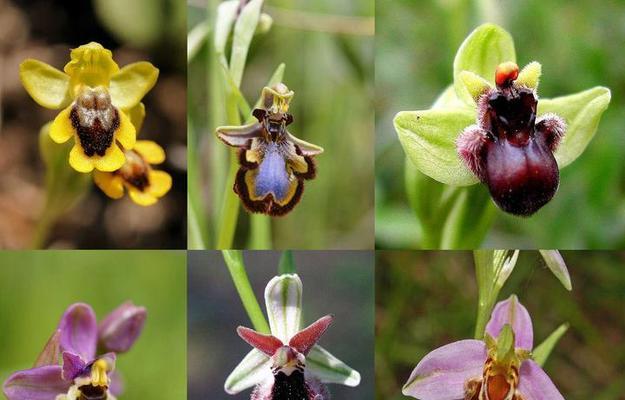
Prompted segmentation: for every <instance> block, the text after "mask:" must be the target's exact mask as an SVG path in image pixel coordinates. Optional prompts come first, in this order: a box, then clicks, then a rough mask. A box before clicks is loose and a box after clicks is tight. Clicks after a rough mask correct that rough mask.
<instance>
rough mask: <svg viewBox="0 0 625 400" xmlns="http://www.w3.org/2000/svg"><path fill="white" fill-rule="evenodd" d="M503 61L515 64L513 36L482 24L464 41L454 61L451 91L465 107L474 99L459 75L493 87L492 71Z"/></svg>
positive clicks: (497, 28) (495, 26)
mask: <svg viewBox="0 0 625 400" xmlns="http://www.w3.org/2000/svg"><path fill="white" fill-rule="evenodd" d="M506 61H514V62H515V61H516V53H515V51H514V42H513V40H512V36H510V34H509V33H508V32H506V31H505V30H504V29H503V28H501V27H500V26H497V25H494V24H484V25H480V26H479V27H477V28H476V29H475V30H474V31H473V32H471V34H470V35H469V36H468V37H467V38H466V39H465V40H464V42H463V43H462V45H460V48H459V49H458V52H457V53H456V58H455V59H454V88H455V90H456V94H457V95H458V97H459V98H460V99H461V100H462V101H464V102H465V103H466V104H467V105H471V104H472V103H473V98H472V97H471V95H470V93H469V92H468V91H467V89H466V87H465V85H463V83H462V81H461V79H460V73H461V72H462V71H471V72H473V73H475V74H477V75H479V76H481V77H482V78H485V79H486V80H487V81H488V82H491V83H494V81H495V69H496V68H497V66H498V65H499V64H501V63H502V62H506Z"/></svg>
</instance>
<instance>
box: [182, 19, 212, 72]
mask: <svg viewBox="0 0 625 400" xmlns="http://www.w3.org/2000/svg"><path fill="white" fill-rule="evenodd" d="M209 33H210V26H208V21H203V22H200V23H199V24H197V25H196V26H195V27H194V28H193V29H191V31H190V32H189V34H188V35H187V63H190V62H191V61H192V60H193V59H194V58H195V56H196V55H197V53H198V52H199V51H200V49H201V48H202V46H203V45H204V43H205V42H206V38H207V37H208V34H209Z"/></svg>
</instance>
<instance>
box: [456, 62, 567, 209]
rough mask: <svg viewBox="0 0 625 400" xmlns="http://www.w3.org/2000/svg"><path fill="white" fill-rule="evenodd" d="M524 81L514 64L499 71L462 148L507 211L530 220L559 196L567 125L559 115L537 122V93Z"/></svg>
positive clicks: (479, 101) (461, 142) (479, 103)
mask: <svg viewBox="0 0 625 400" xmlns="http://www.w3.org/2000/svg"><path fill="white" fill-rule="evenodd" d="M518 76H519V67H518V66H517V65H516V64H514V63H512V62H507V63H503V64H501V65H499V66H498V67H497V71H496V73H495V82H496V84H497V87H496V88H489V89H487V90H486V91H484V92H483V93H482V94H481V95H480V96H479V98H478V99H477V109H478V113H477V124H476V125H471V126H469V127H468V128H466V129H465V130H464V131H463V132H462V134H461V135H460V137H459V138H458V141H457V147H458V153H459V154H460V157H461V158H462V159H463V160H464V163H465V165H466V166H467V167H468V168H469V169H470V170H471V171H472V172H473V173H474V174H475V175H476V176H477V177H478V178H479V179H480V181H482V182H483V183H485V184H486V185H487V186H488V190H489V191H490V194H491V196H492V198H493V200H494V201H495V203H496V204H497V205H498V206H499V207H500V208H501V209H502V210H504V211H506V212H509V213H511V214H515V215H525V216H527V215H532V214H533V213H535V212H536V211H538V209H540V208H541V207H542V206H544V205H545V204H547V202H549V200H551V198H552V197H553V196H554V195H555V193H556V191H557V190H558V185H559V182H560V178H559V176H560V175H559V169H558V163H557V162H556V159H555V157H554V152H555V151H556V148H557V147H558V144H559V143H560V139H561V138H562V136H563V135H564V132H565V130H566V125H565V123H564V120H563V119H562V118H560V117H559V116H557V115H555V114H545V115H542V116H541V117H540V118H539V119H538V120H537V119H536V110H537V105H538V97H537V95H536V89H535V88H531V87H527V86H525V85H522V84H517V83H516V82H515V81H516V79H517V77H518Z"/></svg>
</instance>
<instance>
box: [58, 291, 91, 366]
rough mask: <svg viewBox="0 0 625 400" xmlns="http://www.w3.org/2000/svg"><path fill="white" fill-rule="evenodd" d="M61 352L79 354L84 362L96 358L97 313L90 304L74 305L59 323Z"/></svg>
mask: <svg viewBox="0 0 625 400" xmlns="http://www.w3.org/2000/svg"><path fill="white" fill-rule="evenodd" d="M59 329H60V330H61V350H62V351H69V352H71V353H74V354H77V355H79V356H81V357H82V358H83V360H93V359H94V357H95V350H96V341H97V335H98V326H97V323H96V319H95V313H94V312H93V309H92V308H91V306H90V305H88V304H83V303H76V304H72V305H71V306H70V307H69V308H68V309H67V311H65V314H63V317H62V318H61V322H60V323H59Z"/></svg>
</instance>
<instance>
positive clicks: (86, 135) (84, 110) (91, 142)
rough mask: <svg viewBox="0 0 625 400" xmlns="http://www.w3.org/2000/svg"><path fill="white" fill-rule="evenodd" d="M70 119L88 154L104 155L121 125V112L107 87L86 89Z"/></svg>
mask: <svg viewBox="0 0 625 400" xmlns="http://www.w3.org/2000/svg"><path fill="white" fill-rule="evenodd" d="M70 119H71V122H72V126H73V127H74V129H76V132H77V133H78V139H79V141H80V145H81V146H82V148H83V151H84V152H85V154H86V155H87V156H89V157H91V156H93V155H94V154H97V155H99V156H103V155H104V153H105V152H106V150H107V149H108V148H109V147H111V144H112V143H113V134H114V133H115V130H116V129H117V128H118V127H119V113H118V111H117V109H116V108H115V107H114V106H113V104H112V103H111V96H110V95H109V94H108V92H107V91H106V89H104V88H102V87H97V88H95V89H91V88H86V89H84V90H83V91H82V92H81V93H80V94H79V96H78V97H77V98H76V101H75V102H74V106H73V107H72V110H71V112H70Z"/></svg>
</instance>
